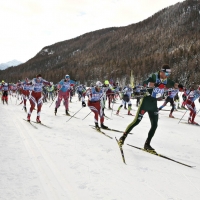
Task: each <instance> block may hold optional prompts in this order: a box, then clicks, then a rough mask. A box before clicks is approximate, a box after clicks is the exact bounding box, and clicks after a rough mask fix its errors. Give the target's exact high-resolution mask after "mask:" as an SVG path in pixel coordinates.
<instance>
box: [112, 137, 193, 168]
mask: <svg viewBox="0 0 200 200" xmlns="http://www.w3.org/2000/svg"><path fill="white" fill-rule="evenodd" d="M115 139H116V141H117V144H118V146H119V149H120V152H121V156H122V160H123V162H124V164H126V162H125V156H124V152H123V148H122V146H120V145H119V141H118V140H117V138H116V137H115ZM127 145H128V146H130V147H133V148H135V149H138V150H141V151H145V152H147V153H150V154H152V155H155V156H159V157H161V158H164V159H167V160H170V161H172V162H175V163H178V164H180V165H184V166H186V167H190V168H193V167H195V166H191V165H187V164H185V163H182V162H179V161H177V160H174V159H172V158H169V157H167V156H164V155H162V154H159V153H157V152H156V151H148V150H146V149H143V148H140V147H137V146H134V145H130V144H127Z"/></svg>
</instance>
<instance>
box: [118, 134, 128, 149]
mask: <svg viewBox="0 0 200 200" xmlns="http://www.w3.org/2000/svg"><path fill="white" fill-rule="evenodd" d="M126 137H127V135H125V134H124V135H122V137H120V138H119V140H118V145H119V146H120V147H122V145H123V144H124V141H125V139H126Z"/></svg>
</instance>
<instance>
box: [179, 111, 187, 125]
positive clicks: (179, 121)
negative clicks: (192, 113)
mask: <svg viewBox="0 0 200 200" xmlns="http://www.w3.org/2000/svg"><path fill="white" fill-rule="evenodd" d="M187 111H188V110H186V111H185V113H184V114H183V116H182V117H181V119H180V120H179V122H178V124H179V123H180V121H181V120H182V119H183V117H184V116H185V114H186V112H187Z"/></svg>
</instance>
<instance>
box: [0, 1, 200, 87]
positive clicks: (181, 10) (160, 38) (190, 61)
mask: <svg viewBox="0 0 200 200" xmlns="http://www.w3.org/2000/svg"><path fill="white" fill-rule="evenodd" d="M199 27H200V1H199V0H186V1H184V2H182V3H177V4H175V5H173V6H170V7H167V8H165V9H163V10H161V11H159V12H158V13H156V14H154V15H153V16H151V17H150V18H148V19H146V20H144V21H141V22H139V23H136V24H131V25H129V26H126V27H111V28H107V29H102V30H97V31H94V32H90V33H86V34H84V35H81V36H79V37H77V38H74V39H70V40H66V41H62V42H58V43H56V44H53V45H50V46H46V47H44V48H43V49H42V50H41V51H40V52H38V54H37V55H35V56H34V57H33V58H31V59H30V60H29V61H27V62H26V63H24V64H22V65H19V66H18V67H15V68H13V67H11V68H8V69H6V70H3V71H0V79H5V80H7V81H17V80H18V79H23V78H25V77H29V78H33V77H35V75H36V74H37V73H41V74H42V75H43V77H44V78H45V79H47V80H49V81H53V82H57V81H59V80H60V79H62V78H63V77H64V75H65V74H70V76H71V78H72V79H76V80H79V81H80V82H82V83H85V84H87V85H89V84H90V83H91V82H94V81H96V80H98V79H99V80H105V79H111V78H112V79H113V80H115V81H119V82H121V83H122V84H125V83H128V82H129V79H130V71H131V70H133V74H134V79H135V81H136V83H139V82H141V81H142V80H143V79H144V78H146V77H147V76H148V74H149V73H151V72H154V71H157V70H158V69H160V67H161V65H162V64H164V63H168V64H170V66H171V68H172V70H173V74H172V78H174V79H175V80H176V81H179V82H181V83H182V84H185V85H187V84H188V83H189V82H191V81H194V82H197V83H199V82H200V81H199V80H200V66H199V58H200V28H199Z"/></svg>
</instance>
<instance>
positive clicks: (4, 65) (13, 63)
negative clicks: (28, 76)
mask: <svg viewBox="0 0 200 200" xmlns="http://www.w3.org/2000/svg"><path fill="white" fill-rule="evenodd" d="M20 64H22V62H20V61H18V60H11V61H9V62H7V63H1V64H0V70H4V69H6V68H8V67H11V66H17V65H20Z"/></svg>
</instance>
